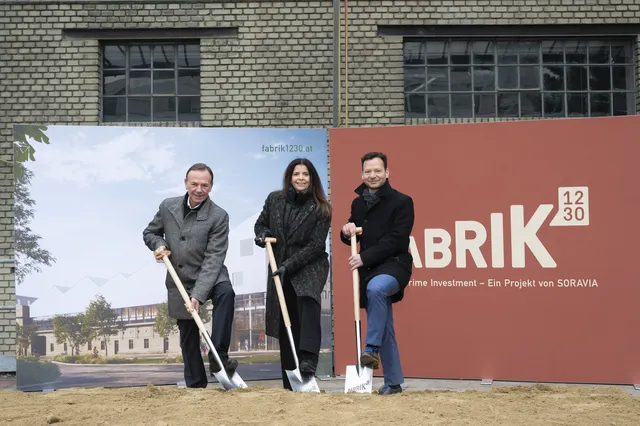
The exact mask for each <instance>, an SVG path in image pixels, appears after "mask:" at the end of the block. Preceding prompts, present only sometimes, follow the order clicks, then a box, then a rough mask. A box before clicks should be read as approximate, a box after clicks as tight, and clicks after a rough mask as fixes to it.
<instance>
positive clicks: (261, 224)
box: [254, 191, 331, 338]
mask: <svg viewBox="0 0 640 426" xmlns="http://www.w3.org/2000/svg"><path fill="white" fill-rule="evenodd" d="M288 202H289V201H287V199H286V198H285V196H284V195H283V194H282V193H281V191H274V192H272V193H270V194H269V196H268V197H267V199H266V201H265V203H264V207H263V208H262V212H261V213H260V216H259V217H258V220H257V221H256V224H255V226H254V232H255V234H256V236H260V235H261V234H262V233H264V232H267V233H269V234H271V236H273V237H275V238H276V240H277V242H276V244H274V245H273V253H274V257H275V258H276V264H277V266H278V267H280V266H281V265H284V266H285V267H286V268H287V272H286V278H285V279H288V280H290V281H291V284H292V286H293V288H294V289H295V291H296V294H297V295H298V297H301V296H307V297H311V298H313V299H314V300H315V301H316V302H317V303H318V304H320V302H321V294H322V290H323V289H324V287H325V284H326V282H327V277H328V276H329V255H328V253H327V251H326V240H327V235H328V234H329V226H330V225H331V215H330V214H329V215H326V216H321V215H320V214H319V212H318V205H316V203H315V201H314V200H313V198H312V197H308V199H307V200H306V201H305V202H304V204H303V205H302V206H301V207H300V212H299V214H298V215H297V217H295V219H294V220H293V221H291V222H290V223H285V220H286V218H285V204H286V203H288ZM285 229H286V230H287V231H286V232H285ZM269 272H271V268H270V267H269ZM280 317H281V311H280V303H279V301H278V294H277V292H276V287H275V284H274V282H273V278H272V277H271V274H270V273H269V277H268V279H267V300H266V313H265V328H266V330H265V333H266V334H267V335H268V336H272V337H275V338H279V336H278V335H279V330H280Z"/></svg>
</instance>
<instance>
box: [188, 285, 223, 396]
mask: <svg viewBox="0 0 640 426" xmlns="http://www.w3.org/2000/svg"><path fill="white" fill-rule="evenodd" d="M210 298H211V300H212V301H213V315H212V318H211V323H212V324H211V342H212V343H213V346H214V347H215V348H216V351H217V352H218V356H220V360H221V361H222V362H223V364H226V362H227V360H228V359H229V355H228V353H229V345H230V344H231V326H232V325H233V311H234V301H235V293H234V291H233V288H232V287H231V283H230V282H223V283H219V284H216V285H215V286H214V287H213V290H212V292H211V296H210ZM178 328H179V329H180V348H181V349H182V358H183V359H184V380H185V384H186V385H187V387H188V388H206V387H207V382H208V380H207V373H206V370H205V368H204V362H203V361H202V354H201V353H200V330H199V329H198V325H197V324H196V322H195V321H194V320H193V319H188V320H178ZM209 359H210V360H211V359H215V358H214V357H213V355H212V354H211V352H209Z"/></svg>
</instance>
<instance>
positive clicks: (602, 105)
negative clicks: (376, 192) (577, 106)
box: [590, 93, 611, 117]
mask: <svg viewBox="0 0 640 426" xmlns="http://www.w3.org/2000/svg"><path fill="white" fill-rule="evenodd" d="M590 98H591V99H590V101H591V116H592V117H597V116H602V115H611V94H610V93H592V94H591V95H590Z"/></svg>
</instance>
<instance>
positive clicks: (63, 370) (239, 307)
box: [14, 125, 332, 390]
mask: <svg viewBox="0 0 640 426" xmlns="http://www.w3.org/2000/svg"><path fill="white" fill-rule="evenodd" d="M14 133H15V136H16V146H17V149H18V150H19V149H20V148H21V147H25V146H27V145H25V142H29V144H30V145H31V146H32V147H33V148H35V159H34V161H27V162H25V163H23V164H24V167H25V171H24V173H23V176H22V180H21V181H19V182H18V183H17V184H16V192H15V198H16V209H15V226H16V255H17V259H18V265H17V267H16V275H17V277H16V278H17V288H16V299H17V305H18V306H17V323H18V345H17V347H18V349H17V350H18V354H17V355H18V362H17V380H18V388H19V389H21V390H39V389H44V388H53V389H60V388H66V387H113V386H135V385H146V384H148V383H152V384H171V383H173V384H175V383H178V382H181V381H182V380H184V375H183V374H184V373H183V364H182V357H181V349H180V343H179V334H178V329H177V326H176V323H175V320H173V319H171V318H170V317H169V316H168V314H167V289H166V288H165V276H166V272H167V271H166V268H165V265H164V264H158V263H156V261H155V259H154V258H153V254H152V252H151V251H150V250H149V249H148V248H147V247H146V246H145V244H144V242H143V238H142V231H143V230H144V229H145V227H146V226H147V225H148V224H149V222H150V221H151V220H152V219H153V216H154V214H155V213H156V212H157V210H158V206H159V204H160V202H161V201H162V200H163V199H164V198H167V197H174V196H182V195H184V194H185V192H186V190H185V185H184V178H185V174H186V171H187V169H188V168H189V167H190V166H191V165H192V164H194V163H198V162H204V163H207V164H208V165H209V166H210V167H211V168H212V169H213V172H214V175H215V179H214V186H213V190H212V192H211V194H210V196H211V198H212V199H213V200H214V202H216V203H217V204H218V205H219V206H220V207H222V208H223V209H225V210H226V211H227V213H228V214H229V229H230V233H229V247H228V250H227V257H226V260H225V265H226V266H227V269H228V271H229V276H230V278H231V282H232V285H233V288H234V291H235V293H236V298H235V315H234V326H233V331H232V337H231V348H230V357H231V358H235V359H237V360H238V361H239V362H240V366H239V367H238V372H239V374H240V375H241V376H242V378H243V379H244V380H245V381H248V380H257V379H277V378H280V377H281V369H280V368H281V367H280V359H279V345H278V341H277V340H276V339H273V338H271V337H267V336H265V325H264V317H265V316H264V313H265V295H266V282H267V278H266V273H267V267H268V261H267V254H266V250H264V249H261V248H259V247H257V246H255V244H254V241H253V240H254V232H253V227H254V224H255V222H256V219H257V217H258V215H259V213H260V211H261V210H262V207H263V204H264V201H265V199H266V197H267V195H268V194H269V193H270V192H271V191H273V190H276V189H278V188H280V187H281V185H282V177H283V173H284V171H285V168H286V165H287V164H288V163H289V162H290V161H291V160H293V159H294V158H296V157H306V158H309V159H310V160H311V161H312V162H313V163H314V164H315V165H316V167H317V170H318V173H319V174H320V176H321V179H322V182H323V185H324V186H325V191H326V188H327V164H326V158H327V148H326V147H327V132H326V130H324V129H266V128H252V129H245V128H170V127H156V128H150V127H119V126H118V127H112V126H41V127H40V126H35V125H34V126H15V129H14ZM43 141H44V142H48V143H42V142H43ZM327 241H328V239H327ZM327 247H328V244H327ZM329 292H330V286H329V282H327V286H326V288H325V292H324V294H323V296H324V297H323V302H325V303H323V306H322V313H323V324H322V333H323V339H322V340H323V344H322V349H323V354H321V357H320V359H321V361H320V365H319V366H318V374H319V375H322V374H330V373H331V371H332V364H331V362H332V357H331V353H330V349H331V346H332V338H331V321H330V318H331V311H330V310H331V306H330V297H329ZM88 312H92V315H93V316H92V318H95V317H96V315H95V313H96V312H102V314H101V315H102V317H100V321H99V324H98V322H96V324H93V325H91V326H90V327H89V328H90V329H89V330H86V329H84V328H83V327H82V326H80V325H79V324H80V323H79V321H78V318H82V317H81V316H82V315H85V317H84V318H85V319H86V318H88V316H86V315H88V314H87V313H88ZM203 320H204V322H205V326H206V327H207V329H208V330H209V331H210V330H211V322H210V321H211V304H210V302H209V303H208V305H207V310H206V313H205V314H203ZM85 322H86V321H85ZM202 351H203V357H204V359H205V363H206V364H207V368H206V370H207V372H208V361H206V360H207V357H206V352H207V351H208V348H207V347H206V345H205V344H204V343H203V344H202ZM209 380H210V381H214V380H215V379H213V378H212V377H210V379H209Z"/></svg>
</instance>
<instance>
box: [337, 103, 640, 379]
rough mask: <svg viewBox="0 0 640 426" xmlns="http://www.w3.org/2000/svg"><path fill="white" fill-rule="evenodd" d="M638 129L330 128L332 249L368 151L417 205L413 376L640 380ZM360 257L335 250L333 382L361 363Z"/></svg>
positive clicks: (625, 125) (406, 346) (403, 332)
mask: <svg viewBox="0 0 640 426" xmlns="http://www.w3.org/2000/svg"><path fill="white" fill-rule="evenodd" d="M638 132H640V117H633V116H632V117H614V118H590V119H567V120H541V121H520V122H503V123H477V124H451V125H425V126H408V127H384V128H351V129H332V130H331V131H330V146H331V152H330V154H331V179H332V188H331V189H332V194H331V195H332V203H333V207H334V214H333V221H334V222H333V226H332V233H333V238H334V240H333V241H337V240H336V239H338V238H339V234H338V233H339V232H340V228H341V226H342V225H343V224H344V223H345V222H346V221H347V219H348V217H349V209H350V205H351V201H352V199H353V198H354V197H355V196H356V195H355V194H354V192H353V191H354V189H355V188H356V187H357V186H358V185H359V184H360V183H361V182H362V178H361V164H360V157H361V156H362V155H363V154H364V153H366V152H368V151H382V152H384V153H386V154H387V155H388V157H389V164H388V168H389V182H390V184H391V186H392V187H394V188H396V189H398V190H399V191H401V192H404V193H406V194H408V195H410V196H411V197H412V198H413V200H414V203H415V224H414V227H413V232H412V236H411V239H410V247H411V253H412V255H413V258H414V262H413V275H412V280H411V282H410V283H409V285H408V287H407V288H406V292H405V296H404V300H403V301H401V302H400V303H397V304H395V305H394V306H393V309H394V311H393V315H394V321H395V330H396V336H397V339H398V345H399V349H400V355H401V360H402V366H403V373H404V375H405V377H424V378H457V379H493V380H525V381H528V380H531V381H548V382H589V383H626V384H629V383H638V382H639V381H640V363H639V362H638V357H637V354H638V353H639V352H640V339H638V330H639V329H640V318H639V317H638V315H637V305H638V302H639V301H640V285H638V282H637V277H638V276H639V275H640V263H639V262H637V259H636V258H637V255H638V254H637V250H636V242H637V241H638V240H639V239H640V228H639V227H637V226H636V225H635V224H636V222H637V219H638V217H640V199H639V198H638V195H637V194H638V190H637V186H638V183H639V182H640V168H639V167H638V166H637V159H638V158H639V157H640V143H638V142H637V141H636V140H635V139H634V138H633V135H635V134H638ZM335 182H340V185H336V184H335ZM365 232H366V231H365ZM349 255H350V251H349V247H348V246H346V245H344V244H341V243H340V244H334V245H333V280H334V281H333V282H334V286H333V288H334V300H335V304H334V320H335V324H336V325H335V335H334V339H335V369H336V370H335V371H336V374H344V371H345V366H346V365H347V364H353V363H354V362H355V360H354V359H353V358H354V353H355V351H354V350H353V345H354V342H355V340H354V339H355V337H354V333H353V326H352V324H353V308H352V300H353V299H352V290H351V286H350V285H349V284H350V283H351V274H350V272H349V269H348V263H347V259H348V258H349ZM361 312H362V314H363V318H362V321H363V327H364V330H363V336H364V335H365V333H366V321H365V320H366V315H365V313H364V310H362V311H361ZM383 362H384V361H383ZM378 373H379V371H378Z"/></svg>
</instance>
